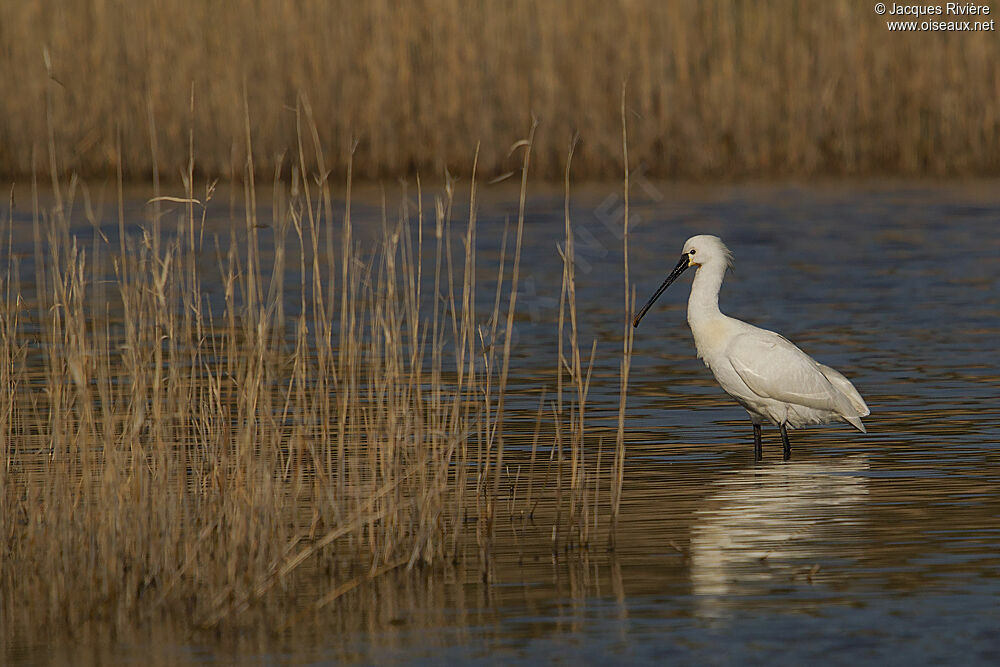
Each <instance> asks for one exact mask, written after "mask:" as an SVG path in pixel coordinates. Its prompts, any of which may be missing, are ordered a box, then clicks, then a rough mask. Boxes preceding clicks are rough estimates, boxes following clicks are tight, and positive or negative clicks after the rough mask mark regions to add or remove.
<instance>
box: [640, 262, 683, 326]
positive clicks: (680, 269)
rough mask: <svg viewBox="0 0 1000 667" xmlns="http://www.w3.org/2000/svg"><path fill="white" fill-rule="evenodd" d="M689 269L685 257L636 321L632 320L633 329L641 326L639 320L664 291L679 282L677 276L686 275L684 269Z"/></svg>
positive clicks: (641, 311) (647, 303)
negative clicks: (676, 281) (673, 283)
mask: <svg viewBox="0 0 1000 667" xmlns="http://www.w3.org/2000/svg"><path fill="white" fill-rule="evenodd" d="M687 267H688V256H687V255H683V256H682V257H681V261H679V262H677V266H675V267H674V270H673V271H671V272H670V275H669V276H667V279H666V280H664V281H663V284H662V285H660V289H658V290H656V294H654V295H653V297H652V298H651V299H650V300H649V301H647V302H646V305H645V306H643V307H642V310H640V311H639V314H638V315H636V316H635V319H634V320H632V326H633V327H637V326H639V320H641V319H642V317H643V315H645V314H646V311H647V310H649V309H650V308H651V307H652V306H653V304H654V303H656V300H657V299H659V298H660V295H661V294H663V290H665V289H667V288H668V287H670V283H672V282H674V281H675V280H677V276H679V275H681V274H682V273H684V269H686V268H687Z"/></svg>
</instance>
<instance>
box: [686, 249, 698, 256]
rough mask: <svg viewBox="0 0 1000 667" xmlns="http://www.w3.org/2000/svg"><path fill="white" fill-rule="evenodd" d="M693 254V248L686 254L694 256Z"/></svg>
mask: <svg viewBox="0 0 1000 667" xmlns="http://www.w3.org/2000/svg"><path fill="white" fill-rule="evenodd" d="M695 252H696V251H695V250H694V248H692V249H691V252H689V253H688V254H689V255H693V254H694V253H695Z"/></svg>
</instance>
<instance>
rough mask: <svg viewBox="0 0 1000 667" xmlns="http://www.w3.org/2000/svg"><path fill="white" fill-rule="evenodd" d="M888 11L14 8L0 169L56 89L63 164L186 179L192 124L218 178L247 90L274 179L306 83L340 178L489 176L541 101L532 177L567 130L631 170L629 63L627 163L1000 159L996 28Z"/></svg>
mask: <svg viewBox="0 0 1000 667" xmlns="http://www.w3.org/2000/svg"><path fill="white" fill-rule="evenodd" d="M890 4H891V3H890ZM872 7H873V3H864V2H856V1H854V0H833V1H831V2H823V3H810V4H809V5H803V4H802V3H797V2H792V1H787V2H785V1H782V2H773V3H754V2H745V1H743V0H710V1H707V2H659V1H657V0H637V1H634V0H612V1H610V2H608V1H604V0H601V1H597V0H580V1H576V2H571V3H559V2H544V1H539V0H516V1H515V2H490V3H468V2H461V1H459V0H417V1H415V2H406V3H393V2H388V1H387V0H373V1H372V2H361V3H359V2H343V1H337V2H325V1H320V0H314V1H306V2H281V1H279V0H259V1H256V2H251V3H244V2H214V3H199V2H188V1H184V0H166V1H164V2H156V3H148V2H146V3H134V2H124V1H121V0H85V1H82V2H75V3H70V4H67V3H65V2H59V1H58V0H38V1H37V2H6V3H2V4H0V43H2V44H4V45H5V46H4V55H3V58H2V59H0V89H3V90H4V91H7V94H6V95H5V99H4V113H3V114H2V115H0V173H3V174H6V175H8V176H12V177H13V176H17V177H24V176H25V175H27V174H30V173H32V172H36V173H47V172H48V167H47V166H46V165H45V164H44V161H43V160H40V159H39V160H34V159H33V158H34V156H35V154H36V153H35V151H36V150H37V151H38V152H39V153H44V147H45V146H46V144H47V132H48V130H47V126H46V123H45V119H44V118H43V117H41V115H40V114H39V113H38V110H39V109H42V108H44V107H45V105H46V99H47V98H48V97H51V99H52V102H53V104H52V108H53V115H54V119H53V120H54V123H53V126H54V127H55V128H56V129H55V132H54V135H55V136H54V138H55V142H56V145H57V147H58V155H59V156H60V160H59V162H58V163H57V164H56V165H55V166H56V167H57V169H58V171H59V172H60V173H61V174H63V175H65V174H68V173H70V172H76V173H79V174H82V175H111V174H114V172H115V171H116V169H118V168H119V167H121V168H122V169H123V171H124V173H125V175H126V178H130V179H139V180H140V181H142V182H146V181H147V180H148V178H149V174H150V173H152V172H153V171H155V170H158V171H159V173H160V174H162V175H163V177H164V178H167V179H171V180H174V181H176V180H177V179H178V177H179V174H181V173H183V172H184V171H185V169H186V166H187V155H188V150H187V149H188V142H189V131H188V130H189V128H190V127H193V130H194V132H193V134H194V140H195V142H196V143H197V145H198V147H199V156H200V159H199V169H200V170H201V172H202V173H203V174H216V175H230V174H239V173H240V172H241V171H242V170H243V168H244V167H243V165H244V164H245V162H246V155H245V142H244V141H243V134H244V128H243V122H244V117H243V114H242V111H241V109H242V101H243V99H244V97H245V98H246V99H247V100H248V103H249V107H250V110H251V112H252V118H253V119H254V124H253V126H252V128H251V130H252V133H253V137H254V142H255V146H256V156H255V168H256V169H257V170H258V174H259V175H260V176H261V177H263V178H270V176H271V175H272V174H273V173H274V172H275V170H276V167H277V165H278V164H279V163H280V157H279V156H281V155H283V154H290V153H291V152H292V151H294V148H295V145H296V136H295V130H294V122H292V120H293V117H294V114H295V111H294V110H295V108H296V107H297V100H298V99H299V97H300V95H303V96H305V98H306V99H307V100H308V101H309V103H310V105H311V107H312V109H313V110H314V114H315V117H316V118H317V119H319V120H318V122H317V133H318V137H319V139H320V142H321V144H322V145H323V146H324V148H325V152H326V155H327V156H329V163H328V164H327V165H326V167H327V169H329V170H331V172H332V175H333V176H334V177H337V178H338V179H340V178H342V177H344V176H346V172H347V169H348V160H349V157H348V156H350V155H351V153H352V151H351V148H352V146H354V144H355V143H357V144H358V146H359V150H358V151H357V153H356V159H355V161H354V163H353V169H354V172H355V175H356V176H360V177H364V178H375V177H383V176H399V175H408V176H410V177H411V178H412V175H413V174H414V173H416V172H418V171H419V172H420V173H423V174H428V173H433V174H439V173H441V172H442V171H443V170H444V169H445V168H447V169H450V170H452V172H453V173H456V174H457V173H461V174H463V175H468V174H469V172H470V168H471V165H470V164H469V159H468V156H469V155H470V154H471V153H472V151H473V149H474V147H475V145H476V144H477V143H478V142H481V143H482V146H483V149H482V151H481V153H480V159H479V169H480V172H481V173H483V174H486V175H488V176H489V177H492V176H494V175H496V174H500V173H504V172H506V171H509V170H512V169H516V167H517V165H516V163H515V164H514V165H513V166H512V165H511V164H510V160H509V159H508V158H507V152H506V148H507V147H508V146H510V145H511V144H512V143H513V142H514V141H516V140H518V139H520V138H522V135H523V128H524V127H525V126H526V124H527V123H528V122H529V117H530V115H531V114H534V115H536V116H537V117H539V118H540V119H541V120H542V124H541V125H540V126H539V130H538V134H537V137H536V141H535V147H534V150H533V153H534V155H533V158H532V162H533V168H532V174H533V176H536V177H544V178H548V179H551V180H555V181H557V180H560V179H561V177H562V174H563V162H564V157H565V141H566V137H567V136H570V135H571V134H572V133H573V132H578V133H579V134H580V136H581V139H582V141H581V143H580V145H579V146H578V148H577V151H576V154H575V156H574V174H575V175H576V177H577V178H595V177H604V178H612V179H615V180H617V178H618V174H619V171H618V166H617V165H618V164H619V163H618V159H617V158H618V155H619V147H620V144H619V109H618V99H617V96H616V95H615V94H613V91H617V90H618V89H619V88H620V84H621V81H622V80H623V79H628V81H629V87H630V96H629V102H630V103H629V111H630V114H631V116H632V126H633V127H632V132H631V143H632V159H633V162H634V164H635V165H637V166H641V167H642V169H644V170H645V171H644V173H645V174H646V175H647V176H651V177H685V178H738V177H745V176H756V177H761V176H763V177H767V176H782V175H794V176H799V177H803V176H810V175H817V174H827V175H829V174H832V175H838V174H848V175H852V174H896V175H914V174H926V175H942V174H957V175H963V174H996V173H997V172H998V171H1000V157H998V156H1000V151H998V150H997V146H998V141H1000V97H998V95H997V87H998V81H1000V40H997V38H996V32H979V33H971V32H962V33H957V32H956V33H934V32H915V33H894V32H889V31H888V30H887V28H886V25H885V21H886V20H887V19H889V18H892V17H888V16H877V15H876V14H875V13H874V11H873V9H872ZM992 7H993V13H991V14H990V15H989V17H993V16H995V14H996V12H997V11H998V6H997V5H996V4H995V3H993V4H992ZM192 95H193V97H194V99H195V112H194V113H192V110H191V105H190V100H191V98H192ZM151 127H152V128H155V131H154V132H153V133H152V137H151V136H150V132H149V129H150V128H151ZM151 139H152V141H155V143H156V145H157V158H156V160H155V161H154V160H153V157H152V154H151V152H150V151H149V150H148V148H149V146H150V143H151ZM119 146H120V147H121V150H120V151H119ZM307 160H308V161H309V163H310V167H311V168H317V166H318V165H317V162H316V156H315V155H313V154H312V153H311V152H310V154H309V155H308V156H307ZM515 160H516V158H515ZM288 166H289V165H288V164H287V163H286V164H285V167H286V169H287V168H288ZM286 178H287V174H286ZM341 182H342V181H341Z"/></svg>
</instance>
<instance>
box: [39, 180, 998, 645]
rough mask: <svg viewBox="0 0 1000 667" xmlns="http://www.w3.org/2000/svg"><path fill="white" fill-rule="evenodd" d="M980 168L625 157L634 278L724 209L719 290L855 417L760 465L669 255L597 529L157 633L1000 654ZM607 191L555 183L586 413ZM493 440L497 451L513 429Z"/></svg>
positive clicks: (598, 419)
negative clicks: (326, 607) (775, 174)
mask: <svg viewBox="0 0 1000 667" xmlns="http://www.w3.org/2000/svg"><path fill="white" fill-rule="evenodd" d="M997 186H998V184H997V183H995V182H981V183H979V182H975V183H963V184H949V185H932V184H926V183H916V184H914V183H894V184H892V183H890V184H878V185H871V184H838V185H829V186H806V185H784V184H779V185H737V186H712V187H709V186H705V187H700V186H698V187H694V186H687V187H681V186H665V185H661V184H652V183H642V182H640V183H638V184H637V185H636V187H635V199H634V200H633V202H632V212H633V214H634V215H635V216H636V217H635V219H634V220H633V234H632V236H631V240H630V241H631V249H632V252H631V267H630V268H631V272H632V279H633V281H634V283H635V284H636V286H637V295H636V298H637V300H638V301H639V303H640V304H641V303H643V302H644V301H645V299H646V298H647V297H648V296H649V295H650V294H651V293H652V291H653V290H655V288H656V287H657V286H658V285H659V283H660V281H661V280H662V279H663V277H664V276H665V274H666V272H667V271H669V269H670V268H671V267H672V266H673V265H674V264H675V262H676V258H677V257H678V255H679V252H680V248H681V246H682V244H683V242H684V240H685V239H686V238H687V237H688V236H691V235H693V234H696V233H714V234H718V235H720V236H721V237H722V238H723V239H724V240H725V241H726V243H727V244H728V245H729V247H730V248H731V249H732V250H733V252H734V254H735V260H736V271H735V273H731V274H729V276H728V277H727V280H726V283H725V284H724V286H723V291H722V295H721V298H720V305H721V308H722V310H723V312H726V313H727V314H730V315H733V316H735V317H739V318H742V319H746V320H749V321H750V322H752V323H754V324H757V325H759V326H763V327H765V328H769V329H773V330H776V331H779V332H781V333H782V334H784V335H785V336H787V337H788V338H790V339H791V340H793V341H795V342H796V343H797V344H799V345H800V347H802V348H803V349H804V350H805V351H806V352H808V353H809V354H811V355H813V356H814V357H816V358H817V359H819V360H820V361H822V362H824V363H827V364H829V365H831V366H833V367H835V368H837V369H839V370H840V371H841V372H843V373H844V374H845V375H847V376H848V377H849V378H850V379H851V380H852V381H853V382H854V383H855V386H856V387H857V388H858V390H859V391H860V392H861V394H862V395H863V396H864V397H865V399H866V401H867V402H868V405H869V407H870V408H871V411H872V414H871V416H870V417H868V418H866V419H865V423H866V425H867V427H868V431H869V432H868V434H867V435H865V434H860V433H857V432H854V431H853V430H852V429H850V428H849V427H847V426H846V425H829V426H823V427H813V428H809V429H803V430H801V431H793V432H792V433H791V438H792V448H793V458H792V460H791V461H790V462H787V463H785V462H782V461H781V460H780V441H779V440H778V437H777V433H776V431H775V430H774V429H771V428H768V427H765V433H764V436H765V442H764V456H765V459H764V462H763V463H762V464H758V465H755V464H754V463H753V461H752V430H751V427H750V423H749V421H748V420H747V419H746V415H745V413H744V412H743V411H742V410H741V409H740V408H739V407H738V406H737V405H736V404H735V403H734V402H733V401H731V400H730V399H729V398H728V397H726V396H725V395H724V394H722V392H721V390H719V389H718V387H717V386H716V385H715V384H714V381H713V380H712V377H711V374H710V373H709V371H708V370H707V369H706V368H705V367H704V366H703V365H702V363H701V362H700V361H698V360H697V359H695V357H694V346H693V343H692V341H691V338H690V332H689V331H688V329H687V326H686V322H685V315H684V311H685V304H686V298H687V290H688V284H689V281H690V278H689V277H688V276H685V277H684V278H682V279H681V280H680V281H678V283H676V284H675V285H674V286H673V287H671V288H670V290H668V291H667V292H666V293H665V294H664V296H663V297H661V299H660V300H659V302H658V303H657V304H656V306H655V307H654V309H653V310H652V311H651V312H650V314H649V315H647V317H646V319H645V320H644V321H643V324H642V326H641V327H640V328H639V329H638V330H637V332H636V338H635V348H634V358H633V367H632V376H631V388H630V397H629V404H628V405H629V407H628V422H627V442H628V455H627V469H626V473H625V496H624V500H623V517H622V521H621V525H620V526H619V541H618V544H617V548H616V549H615V550H614V551H613V552H608V551H607V550H606V548H605V547H604V545H603V544H602V545H599V546H592V547H591V549H590V550H589V551H588V552H586V553H579V552H569V553H567V552H558V553H555V554H553V553H552V551H551V548H550V542H549V539H548V538H549V534H548V531H549V530H550V528H549V527H548V526H533V525H530V524H529V525H528V526H527V527H525V528H518V527H515V526H511V527H504V528H502V529H501V533H502V535H503V536H504V539H502V540H501V541H500V542H499V543H498V548H497V553H496V555H495V558H494V559H493V560H492V561H491V562H490V564H489V566H488V570H487V572H486V573H485V575H484V573H483V572H482V571H481V570H479V569H478V568H477V567H475V566H473V565H471V564H470V565H469V566H468V567H467V568H466V567H465V566H462V567H459V568H458V569H457V570H456V571H454V572H451V573H450V574H447V575H437V574H434V573H431V574H428V575H426V576H425V575H422V574H415V573H410V574H403V575H400V576H393V577H387V578H386V579H385V580H384V581H380V582H377V583H375V584H372V585H371V586H368V587H366V589H365V592H364V593H362V595H364V596H366V597H367V599H368V600H369V601H370V603H371V604H369V605H366V608H365V610H364V611H363V612H358V614H357V616H356V617H350V614H347V615H346V617H345V615H344V614H343V612H336V613H337V614H339V615H338V616H337V619H336V623H338V624H340V626H339V627H342V628H343V631H342V632H341V633H339V634H336V635H331V634H326V633H324V632H322V631H319V630H316V629H309V628H321V627H323V624H324V623H325V622H327V621H329V620H330V619H324V618H323V617H322V615H321V614H320V615H319V617H318V618H315V619H314V620H315V621H316V625H315V626H313V625H309V624H305V626H306V627H302V628H293V629H291V630H290V631H288V632H287V633H285V634H283V635H282V638H281V639H274V638H273V637H271V638H266V639H262V638H259V637H262V636H264V635H262V634H260V633H254V632H250V633H248V638H247V639H246V640H245V641H241V642H240V643H239V644H238V645H236V646H233V645H226V646H216V645H212V644H205V643H204V642H203V641H202V640H195V641H193V642H192V641H187V640H184V639H178V638H176V637H174V638H171V639H169V640H167V642H166V643H157V644H156V646H155V647H154V648H153V649H152V651H153V653H154V654H156V655H158V656H159V657H160V659H161V660H163V661H165V662H180V661H219V662H223V663H226V662H236V663H245V662H264V663H272V662H274V663H291V664H305V663H316V662H324V661H330V660H344V661H359V662H364V663H378V664H385V663H395V662H400V663H404V662H405V663H409V662H416V663H423V662H427V663H447V662H457V661H461V662H463V663H465V662H480V663H490V664H492V663H504V662H508V661H513V660H525V661H527V660H531V661H535V660H557V661H561V662H582V663H586V664H591V663H602V662H611V661H619V660H628V661H633V662H648V663H662V662H685V663H708V664H729V663H738V664H744V663H774V662H780V663H788V664H802V663H806V662H812V661H823V662H825V663H831V662H832V663H835V664H840V663H856V662H859V661H861V662H878V663H883V664H912V663H936V662H942V663H955V662H960V663H963V664H976V663H979V664H996V663H998V662H1000V634H998V630H1000V497H998V496H1000V401H998V400H997V396H998V393H1000V391H998V390H1000V369H998V354H997V343H996V341H997V340H998V337H1000V301H998V298H1000V297H998V294H1000V284H998V283H1000V280H998V276H1000V271H998V266H1000V264H998V259H1000V227H998V224H1000V188H998V187H997ZM536 191H537V189H536ZM616 191H617V187H616V186H606V187H605V186H600V185H594V186H589V187H579V188H577V189H576V191H575V192H574V199H573V206H572V216H573V220H574V227H575V229H576V246H577V248H576V250H577V259H578V267H577V283H578V292H577V298H578V303H579V312H580V322H581V334H580V339H581V342H582V343H583V344H584V346H585V347H586V348H587V350H586V351H587V352H589V341H590V340H591V339H593V338H596V339H597V340H598V348H597V349H598V353H597V355H596V358H595V359H596V360H595V368H594V380H593V386H592V388H591V392H590V398H589V401H588V409H589V411H590V413H589V414H591V415H592V416H591V419H592V420H593V423H594V425H595V428H598V429H599V428H601V425H602V424H605V425H606V422H608V421H609V420H610V418H611V417H612V416H613V415H614V414H615V412H616V410H617V392H618V385H617V372H618V360H619V355H620V349H621V334H622V308H621V303H622V290H623V287H622V282H621V270H622V265H621V246H620V243H621V242H620V239H619V238H618V237H617V230H618V229H620V222H619V221H620V216H619V213H620V209H619V205H620V201H619V200H618V199H617V198H616V194H615V193H616ZM562 205H563V203H562V198H561V196H560V195H559V194H556V193H554V192H553V193H545V192H543V193H542V194H541V195H535V196H533V197H531V198H530V199H529V201H528V207H527V209H528V218H527V222H526V227H525V232H524V234H525V245H524V252H523V256H522V271H523V273H522V290H521V292H520V295H519V297H520V300H519V315H518V319H517V326H516V332H515V335H516V338H515V341H514V344H515V346H514V350H515V352H514V358H513V361H512V378H513V379H512V385H513V386H512V392H513V393H512V398H511V403H510V405H511V409H512V410H513V411H514V412H515V417H520V418H523V419H524V420H525V421H528V420H530V421H533V419H534V409H535V406H536V405H537V400H538V395H539V391H540V390H541V388H542V387H543V386H548V387H549V390H550V391H551V386H552V384H553V380H552V378H553V377H554V369H553V370H547V369H549V368H551V367H552V366H554V364H553V363H552V362H553V360H554V358H555V336H554V331H555V329H554V319H555V316H556V309H557V301H556V300H557V299H558V286H559V279H560V275H561V274H560V272H561V265H560V262H559V259H558V255H557V253H556V244H557V243H560V242H561V241H562V236H563V227H562ZM515 214H516V198H514V197H513V196H512V195H511V193H510V192H509V191H508V190H505V189H503V188H502V187H500V188H496V189H495V190H490V189H487V190H486V191H485V192H484V196H483V200H482V205H481V210H480V213H479V232H478V247H479V250H480V252H481V253H482V257H483V261H481V266H484V267H493V266H494V263H493V262H492V261H488V260H489V259H490V258H491V257H493V256H495V254H496V253H497V252H498V249H499V246H500V240H501V236H502V232H503V228H504V221H505V219H508V218H510V217H512V216H513V215H515ZM265 215H266V213H265ZM379 215H380V214H379V213H378V206H377V199H375V198H374V197H373V198H371V199H370V200H368V201H366V202H362V204H361V205H360V206H359V208H358V210H357V211H356V213H355V220H356V221H357V222H358V224H359V225H360V226H362V227H363V226H364V225H366V224H371V225H372V226H374V225H377V224H380V223H378V222H377V221H378V220H379ZM211 224H212V223H211V220H210V225H211ZM215 224H217V225H219V226H221V225H222V223H221V222H216V223H215ZM461 224H462V222H461V220H456V226H461ZM107 233H108V234H109V235H113V234H114V228H113V225H111V224H109V226H108V229H107ZM25 261H30V258H26V260H25ZM492 270H495V269H492V268H490V269H489V271H492ZM489 271H487V270H485V269H484V270H483V275H481V276H480V278H481V280H480V284H481V287H480V289H479V293H478V299H479V300H480V302H481V305H482V306H483V310H484V312H486V311H488V310H489V309H490V307H491V305H492V299H493V292H492V285H493V282H492V281H493V280H495V276H493V275H489ZM293 279H294V280H297V279H295V278H294V277H293V278H292V279H290V280H289V284H295V283H294V282H292V280H293ZM509 456H510V457H511V461H512V465H516V464H517V462H518V461H519V460H523V456H524V451H523V450H518V448H517V447H514V448H512V451H511V453H510V455H509ZM519 456H521V457H522V458H521V459H519V458H518V457H519ZM602 493H606V489H604V490H602ZM602 520H603V518H602ZM333 613H334V612H331V614H333ZM345 618H346V620H345ZM150 650H151V649H150V647H149V646H148V645H145V644H143V643H141V642H140V643H138V644H134V645H132V644H128V643H122V644H119V645H116V646H113V647H104V648H99V649H95V658H94V659H95V660H98V661H106V660H117V661H124V662H130V661H135V660H140V659H143V658H145V657H146V656H148V655H149V653H150ZM49 657H51V655H50V656H49Z"/></svg>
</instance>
